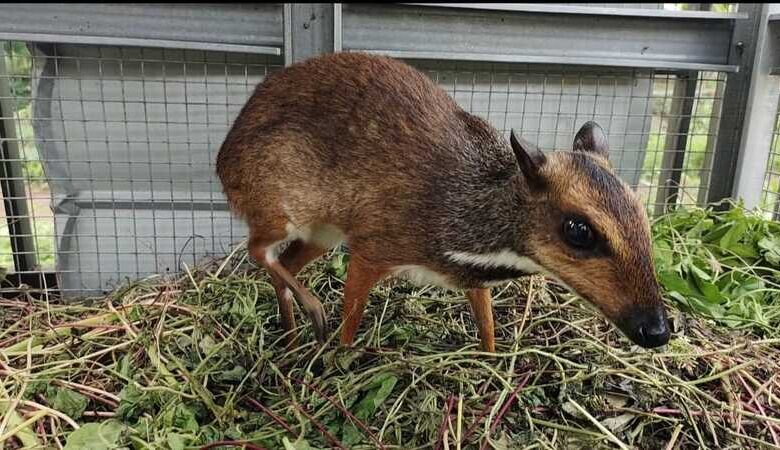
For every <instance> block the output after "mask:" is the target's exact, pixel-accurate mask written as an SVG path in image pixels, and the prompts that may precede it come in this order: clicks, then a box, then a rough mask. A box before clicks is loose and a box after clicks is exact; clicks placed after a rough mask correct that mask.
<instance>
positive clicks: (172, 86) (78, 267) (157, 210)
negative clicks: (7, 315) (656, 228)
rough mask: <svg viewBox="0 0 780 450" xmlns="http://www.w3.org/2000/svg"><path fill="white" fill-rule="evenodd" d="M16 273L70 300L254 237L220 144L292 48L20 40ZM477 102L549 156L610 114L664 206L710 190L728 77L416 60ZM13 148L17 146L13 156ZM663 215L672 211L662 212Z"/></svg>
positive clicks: (6, 180)
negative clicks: (229, 196)
mask: <svg viewBox="0 0 780 450" xmlns="http://www.w3.org/2000/svg"><path fill="white" fill-rule="evenodd" d="M4 48H5V58H4V59H3V62H4V64H5V66H6V68H5V70H1V69H2V68H0V80H1V81H2V82H3V84H0V88H2V86H5V88H4V90H0V98H2V100H3V103H2V119H3V124H4V125H5V126H4V128H3V130H5V139H4V143H5V147H4V155H3V162H4V166H3V167H4V168H5V172H4V173H2V174H0V175H1V177H0V182H1V183H0V184H2V185H3V194H4V196H5V198H4V200H5V201H6V209H5V211H6V213H9V214H10V215H9V217H8V219H7V221H6V222H7V223H8V227H6V230H5V232H6V234H5V235H0V267H4V268H6V270H8V271H15V272H17V273H29V274H36V273H41V272H52V271H53V272H56V273H57V275H58V282H59V287H60V289H61V290H63V291H64V292H65V293H66V294H67V293H72V294H85V293H93V292H99V291H102V290H108V289H112V288H113V287H115V286H116V285H117V284H120V283H122V282H123V281H124V280H127V279H135V278H138V277H141V276H145V275H148V274H155V273H163V274H164V273H166V272H169V271H178V270H180V269H181V268H182V264H183V263H187V264H193V263H195V262H197V261H198V260H200V259H201V258H203V257H205V256H209V255H222V254H224V253H226V252H227V251H229V249H230V248H231V246H232V245H234V244H235V243H236V242H238V241H240V240H241V239H243V238H244V237H245V235H246V234H245V231H246V230H245V228H244V227H243V224H242V223H241V222H240V221H238V220H235V221H234V220H233V219H232V217H231V215H230V213H229V211H228V210H227V207H226V204H225V201H224V197H223V195H222V193H221V186H220V184H219V182H218V180H217V179H216V178H215V175H214V160H215V157H216V152H217V150H218V148H219V146H220V144H221V143H222V140H223V139H224V136H225V134H226V133H227V131H228V129H229V126H230V124H231V123H232V121H233V119H234V118H235V117H236V116H237V114H238V112H239V110H240V109H241V107H242V106H243V104H244V102H245V101H246V99H247V98H248V96H249V95H250V93H251V92H252V90H253V88H254V86H255V85H256V84H257V83H259V82H260V81H261V80H262V79H263V78H264V76H265V75H266V74H268V73H269V72H270V71H273V70H277V69H279V68H280V67H281V65H282V61H281V59H280V58H278V57H269V56H259V55H247V54H233V53H218V52H201V51H179V50H163V49H149V48H130V47H99V46H76V45H64V44H57V45H35V46H33V45H26V44H24V43H18V42H14V43H6V45H4ZM410 62H411V63H412V64H414V65H416V66H417V67H419V68H420V69H422V70H423V71H424V72H425V73H427V74H428V75H429V76H430V77H431V78H432V79H434V80H435V81H436V82H437V83H438V84H439V85H441V86H442V87H443V88H444V89H445V90H446V91H447V92H449V93H450V94H451V95H452V96H453V97H454V98H455V99H456V101H458V102H459V103H460V104H461V105H462V106H463V107H464V108H465V109H466V110H468V111H471V112H473V113H474V114H477V115H479V116H481V117H484V118H486V119H487V120H489V121H490V122H492V123H493V124H494V125H495V126H496V127H497V128H498V129H499V130H501V131H502V132H503V133H505V134H506V135H508V133H509V130H510V129H515V130H516V132H518V133H519V134H521V135H522V136H524V137H525V138H526V139H528V140H529V141H531V142H535V143H537V144H538V145H539V146H540V147H541V148H542V149H544V150H567V149H570V148H571V143H572V142H571V141H572V138H573V135H574V133H575V132H576V130H577V129H578V128H579V127H580V126H581V125H582V123H584V122H585V121H587V120H595V121H597V122H598V123H599V124H601V125H602V127H604V129H605V130H606V131H607V133H608V136H609V139H610V144H611V154H610V158H611V160H612V162H613V164H614V166H615V167H616V169H617V171H618V173H619V174H620V175H621V176H622V177H623V178H624V179H626V180H627V181H628V182H629V183H630V184H632V185H633V186H635V187H637V189H638V190H639V192H640V193H641V195H642V198H643V199H644V201H645V202H646V204H647V205H648V207H649V208H650V209H651V211H655V210H657V209H658V207H665V205H667V204H668V201H671V202H672V203H674V204H682V203H696V202H697V201H698V200H700V199H703V198H704V194H706V186H707V180H708V179H709V172H710V168H711V154H712V149H713V148H714V146H713V144H714V141H715V138H716V136H715V134H716V133H715V131H714V130H717V122H718V117H719V111H720V99H721V98H722V87H723V84H724V81H725V75H723V74H718V73H690V72H687V73H666V72H659V71H655V70H652V69H610V68H604V67H599V68H595V67H594V68H589V67H573V66H568V67H564V66H547V65H526V64H494V63H476V62H458V61H429V60H425V61H420V60H417V61H410ZM5 150H8V151H5ZM661 209H662V208H661Z"/></svg>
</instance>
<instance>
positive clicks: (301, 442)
mask: <svg viewBox="0 0 780 450" xmlns="http://www.w3.org/2000/svg"><path fill="white" fill-rule="evenodd" d="M282 444H283V445H284V450H317V449H316V447H312V446H311V444H309V441H307V440H306V439H304V438H299V439H298V440H296V441H295V442H290V440H289V439H287V436H285V437H283V438H282Z"/></svg>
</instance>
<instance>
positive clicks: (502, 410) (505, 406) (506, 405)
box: [480, 371, 531, 450]
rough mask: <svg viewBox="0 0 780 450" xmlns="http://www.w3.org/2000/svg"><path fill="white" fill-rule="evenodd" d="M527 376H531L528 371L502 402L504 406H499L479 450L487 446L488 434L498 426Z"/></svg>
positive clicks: (522, 386)
mask: <svg viewBox="0 0 780 450" xmlns="http://www.w3.org/2000/svg"><path fill="white" fill-rule="evenodd" d="M529 378H531V372H530V371H528V372H527V373H526V375H525V378H523V381H521V382H520V384H518V385H517V387H516V388H515V390H514V391H512V396H511V397H509V399H508V400H507V401H506V403H504V406H503V407H502V408H501V411H499V412H498V415H497V416H496V420H495V421H494V422H493V424H492V425H490V431H489V432H488V435H487V439H485V442H483V443H482V446H481V447H480V450H484V449H485V448H487V444H488V440H489V439H490V436H491V435H492V434H493V432H494V431H495V430H496V427H498V424H499V423H500V422H501V419H502V418H503V417H504V414H506V412H507V410H509V407H510V406H512V403H514V402H515V399H516V398H517V394H518V393H519V392H520V391H521V390H522V389H523V388H524V387H525V384H526V383H527V382H528V379H529Z"/></svg>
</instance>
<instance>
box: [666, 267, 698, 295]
mask: <svg viewBox="0 0 780 450" xmlns="http://www.w3.org/2000/svg"><path fill="white" fill-rule="evenodd" d="M658 280H659V281H660V282H661V285H663V287H664V289H666V290H667V291H670V292H679V293H680V294H683V295H693V294H694V293H693V291H692V290H691V288H690V287H689V286H688V283H687V282H686V281H685V280H684V279H683V278H682V277H681V276H680V274H678V273H677V272H675V271H672V270H667V271H663V272H660V273H659V274H658Z"/></svg>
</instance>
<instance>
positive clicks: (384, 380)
mask: <svg viewBox="0 0 780 450" xmlns="http://www.w3.org/2000/svg"><path fill="white" fill-rule="evenodd" d="M397 382H398V377H396V376H395V375H393V374H390V373H383V374H380V375H377V376H376V377H375V378H374V379H373V380H372V381H371V383H370V384H369V385H368V386H367V387H366V391H367V392H366V395H365V396H364V397H363V399H362V400H360V402H359V403H358V404H357V405H356V406H355V407H354V409H352V413H353V414H354V415H355V417H357V418H358V419H359V420H366V419H368V418H370V417H372V416H373V415H374V413H375V412H376V410H377V409H378V408H379V407H380V406H381V405H382V403H384V402H385V400H386V399H387V397H389V396H390V394H391V393H392V392H393V388H394V387H395V385H396V383H397ZM362 438H363V435H362V433H361V432H360V431H359V430H358V429H357V427H356V426H355V425H354V424H353V423H352V422H349V423H346V424H345V425H344V429H343V433H342V440H343V442H344V444H345V445H346V446H348V447H351V446H353V445H354V444H356V443H358V442H360V441H361V440H362Z"/></svg>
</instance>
